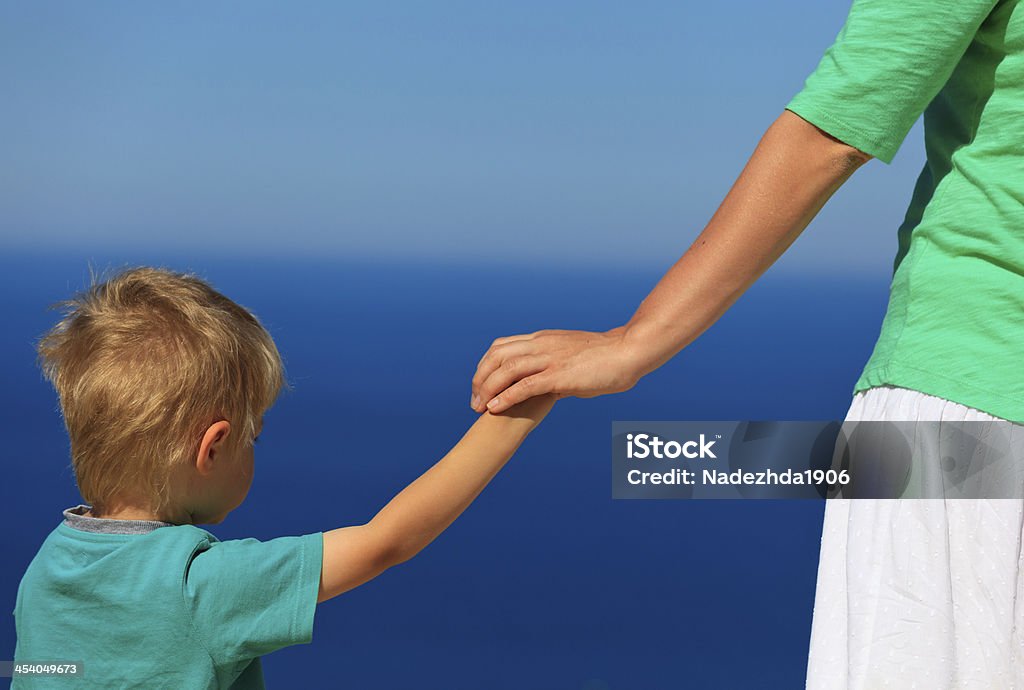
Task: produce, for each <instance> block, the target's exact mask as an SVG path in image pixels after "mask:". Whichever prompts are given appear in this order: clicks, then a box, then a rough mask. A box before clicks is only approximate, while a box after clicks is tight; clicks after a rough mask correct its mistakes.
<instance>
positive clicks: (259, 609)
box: [183, 532, 323, 664]
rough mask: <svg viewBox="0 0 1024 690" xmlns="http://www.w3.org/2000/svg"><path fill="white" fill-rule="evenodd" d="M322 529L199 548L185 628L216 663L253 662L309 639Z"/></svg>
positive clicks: (187, 586)
mask: <svg viewBox="0 0 1024 690" xmlns="http://www.w3.org/2000/svg"><path fill="white" fill-rule="evenodd" d="M322 562H323V534H322V533H320V532H317V533H314V534H307V535H304V536H301V537H280V538H277V539H271V540H269V541H259V540H257V539H238V540H230V541H223V542H221V541H214V542H211V543H208V544H206V545H205V547H203V546H201V547H199V548H198V549H197V550H196V552H195V553H194V554H193V557H192V559H191V562H190V563H189V566H188V569H187V571H186V574H185V580H184V583H183V585H184V586H183V595H184V599H185V605H186V608H187V609H188V611H189V613H190V615H191V618H192V625H193V627H194V629H195V631H196V633H197V634H198V636H199V638H200V640H201V641H202V643H203V645H204V646H205V647H206V648H207V651H208V652H209V653H210V656H211V657H212V658H213V660H214V661H215V662H216V663H217V664H228V663H232V662H239V661H245V660H248V659H253V658H256V657H259V656H262V655H264V654H269V653H270V652H273V651H274V650H277V649H280V648H282V647H287V646H289V645H293V644H305V643H308V642H310V641H311V640H312V639H313V617H314V614H315V612H316V600H317V596H318V594H319V590H320V569H321V565H322Z"/></svg>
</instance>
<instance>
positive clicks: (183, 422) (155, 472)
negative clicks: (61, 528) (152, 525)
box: [37, 267, 290, 511]
mask: <svg viewBox="0 0 1024 690" xmlns="http://www.w3.org/2000/svg"><path fill="white" fill-rule="evenodd" d="M90 274H91V277H92V279H91V283H92V284H91V286H90V287H89V288H88V289H86V290H84V291H82V292H80V293H78V294H77V295H75V296H74V297H73V298H71V299H69V300H65V301H62V302H58V303H56V304H54V305H51V307H50V308H51V309H54V308H62V307H63V308H64V309H65V310H66V312H65V314H64V318H63V319H62V320H61V321H60V322H59V323H57V324H56V325H55V326H54V327H53V328H52V329H51V330H50V331H48V332H47V333H46V334H45V335H44V336H43V337H42V338H41V339H40V341H39V343H38V345H37V353H38V356H39V365H40V367H41V369H42V371H43V373H44V375H45V376H46V378H47V380H49V381H50V382H51V383H52V384H53V386H54V388H55V389H56V391H57V394H58V396H59V398H60V408H61V412H62V414H63V417H64V424H65V426H66V428H67V431H68V436H69V438H70V441H71V463H72V466H73V468H74V472H75V479H76V481H77V483H78V488H79V491H80V492H81V494H82V497H83V498H84V499H85V500H86V502H88V503H89V504H91V505H92V506H93V509H94V510H97V509H99V510H102V509H103V507H104V506H105V505H109V504H110V502H111V501H113V500H115V499H117V498H118V497H123V496H125V495H131V496H141V497H142V498H144V499H148V500H149V501H151V506H150V507H151V509H152V510H154V511H161V510H163V509H164V508H166V507H167V506H169V505H170V504H171V503H172V501H173V500H174V499H175V497H172V496H170V495H169V484H170V477H171V474H172V472H173V471H174V469H175V468H176V467H180V466H183V465H185V464H187V463H189V462H195V458H196V455H197V454H198V452H199V444H200V442H201V440H202V436H203V433H204V432H205V430H206V429H207V428H208V427H209V426H210V425H211V424H213V423H214V422H217V421H219V420H222V419H226V420H228V421H229V422H230V424H231V432H230V433H229V434H228V447H229V448H232V449H235V450H237V449H239V448H240V447H241V446H242V444H251V443H252V439H253V438H254V437H255V436H256V433H257V429H258V427H259V424H260V419H261V417H262V415H263V413H264V412H265V411H266V410H267V409H269V408H270V406H271V405H273V403H274V401H275V400H276V399H277V396H278V394H279V392H280V391H281V389H282V388H290V386H289V384H288V382H287V380H286V379H285V375H284V364H283V362H282V360H281V356H280V354H279V353H278V351H277V347H276V346H275V345H274V341H273V339H272V338H271V337H270V334H269V333H268V332H267V331H266V329H265V328H264V327H263V325H262V324H261V323H260V322H259V320H258V319H257V318H256V316H255V315H254V314H252V313H251V312H249V311H248V310H247V309H246V308H245V307H242V306H240V305H238V304H236V303H235V302H233V301H231V300H230V299H228V298H227V297H225V296H224V295H222V294H221V293H219V292H217V291H216V290H214V289H213V288H212V287H211V286H210V285H209V284H208V283H206V282H205V281H204V280H202V279H200V278H198V277H197V276H195V275H193V274H188V273H178V272H174V271H171V270H168V269H164V268H150V267H137V268H130V269H124V270H122V271H121V272H120V273H117V274H116V275H114V276H112V277H110V278H109V279H107V280H105V281H103V282H99V281H98V279H97V277H96V275H94V274H92V269H91V267H90Z"/></svg>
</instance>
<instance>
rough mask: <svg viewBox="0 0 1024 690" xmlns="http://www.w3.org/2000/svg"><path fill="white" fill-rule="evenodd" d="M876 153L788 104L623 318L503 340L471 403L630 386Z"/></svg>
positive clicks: (764, 265) (494, 406) (707, 320)
mask: <svg viewBox="0 0 1024 690" xmlns="http://www.w3.org/2000/svg"><path fill="white" fill-rule="evenodd" d="M870 159H871V156H870V155H868V154H866V153H864V152H862V151H859V150H858V149H856V148H854V147H852V146H849V145H847V144H845V143H843V142H842V141H839V140H838V139H836V138H834V137H832V136H831V135H829V134H827V133H826V132H824V131H822V130H820V129H818V128H817V127H815V126H814V125H812V124H810V123H809V122H807V121H806V120H804V119H803V118H801V117H799V116H798V115H796V114H795V113H793V112H791V111H789V110H784V111H783V112H782V115H780V116H779V118H778V119H776V120H775V122H773V123H772V125H771V126H770V127H769V128H768V130H767V131H766V132H765V134H764V136H763V137H762V138H761V141H760V142H759V143H758V145H757V148H756V149H755V150H754V153H753V154H752V155H751V157H750V160H749V161H747V164H746V166H745V167H744V168H743V171H742V172H741V173H740V176H739V178H738V179H737V180H736V182H735V184H733V186H732V189H730V190H729V193H728V194H727V195H726V197H725V200H724V201H723V202H722V204H721V206H719V207H718V210H717V211H716V212H715V214H714V216H712V218H711V221H710V222H709V223H708V225H707V227H705V228H704V231H703V232H702V233H701V234H700V235H699V236H698V237H697V239H696V240H695V241H694V242H693V244H692V245H691V246H690V248H689V249H688V250H687V251H686V253H685V254H684V255H683V256H682V258H680V259H679V261H677V262H676V263H675V265H673V266H672V268H670V269H669V270H668V272H667V273H666V274H665V275H664V277H662V279H661V281H659V283H658V284H657V285H656V286H655V287H654V289H653V290H652V291H651V293H650V294H649V295H648V296H647V297H646V298H645V299H644V301H643V302H642V303H641V304H640V307H639V308H638V309H637V310H636V313H635V314H634V315H633V317H632V318H631V319H630V320H629V322H628V323H627V324H625V325H624V326H620V327H618V328H614V329H612V330H610V331H605V332H589V331H538V332H536V333H531V334H527V335H518V336H511V337H508V338H499V339H498V340H495V341H494V343H493V344H492V345H491V347H490V349H488V351H487V353H486V354H485V355H484V357H483V359H481V360H480V363H479V364H478V366H477V372H476V375H475V376H474V377H473V393H472V398H471V403H470V404H471V406H472V407H473V409H475V410H476V411H477V412H483V411H484V410H485V409H488V410H490V411H491V412H501V411H502V410H505V409H507V408H508V407H510V406H512V405H514V404H516V403H518V402H521V401H522V400H526V399H527V398H530V397H532V396H535V395H542V394H545V393H554V394H555V395H556V396H558V397H565V396H577V397H593V396H596V395H603V394H605V393H617V392H620V391H624V390H628V389H629V388H632V387H633V385H635V384H636V382H637V381H638V380H639V379H640V378H641V377H642V376H644V375H646V374H648V373H650V372H651V371H653V370H654V369H657V368H658V367H660V366H661V365H662V364H664V363H665V362H667V361H668V360H669V359H671V358H672V357H673V356H674V355H675V354H676V353H678V352H679V351H680V350H682V349H683V348H684V347H686V346H687V345H689V344H690V343H691V342H693V341H694V340H695V339H696V338H697V337H698V336H699V335H700V334H701V333H703V332H704V331H705V330H707V329H708V328H709V327H710V326H711V324H713V323H714V322H715V321H716V320H718V318H719V317H720V316H721V315H722V314H724V313H725V312H726V310H728V309H729V307H730V306H732V304H733V303H734V302H735V301H736V300H737V299H738V298H739V296H740V295H742V294H743V292H745V291H746V289H747V288H748V287H750V285H751V284H753V283H754V281H756V280H757V279H758V278H759V277H760V276H761V274H762V273H764V272H765V271H766V270H767V269H768V267H769V266H771V265H772V264H773V263H774V262H775V260H776V259H778V258H779V256H781V255H782V254H783V252H785V251H786V249H788V248H789V246H790V245H791V244H792V243H793V242H794V241H795V240H796V238H797V237H798V236H799V235H800V233H801V232H803V230H804V228H805V227H807V225H808V224H809V223H810V222H811V220H812V219H813V218H814V216H815V215H817V213H818V211H819V210H821V208H822V206H824V205H825V202H827V201H828V200H829V198H830V197H831V196H832V194H834V193H835V191H836V190H837V189H839V187H841V186H842V184H843V183H844V182H846V180H847V179H849V177H850V176H851V175H852V174H853V173H854V171H856V170H857V169H858V168H859V167H860V166H861V165H863V164H864V163H866V162H867V161H868V160H870Z"/></svg>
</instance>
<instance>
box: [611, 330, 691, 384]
mask: <svg viewBox="0 0 1024 690" xmlns="http://www.w3.org/2000/svg"><path fill="white" fill-rule="evenodd" d="M613 330H614V331H619V337H620V339H621V341H620V342H621V344H620V349H621V351H622V357H623V362H624V364H623V367H624V368H625V370H626V372H627V373H628V375H630V376H632V377H633V378H634V382H635V381H639V380H640V379H641V378H643V377H644V376H646V375H647V374H649V373H651V372H652V371H654V370H655V369H657V368H658V367H660V366H661V365H662V364H664V363H665V362H667V361H668V360H670V359H672V357H673V356H674V355H675V354H676V353H677V352H679V350H681V349H682V345H680V346H678V347H676V344H675V342H674V339H673V337H672V334H671V333H669V331H668V329H667V328H665V327H662V326H658V325H656V324H653V323H651V322H650V321H649V320H643V319H636V318H633V319H630V321H629V322H628V323H626V324H625V325H624V326H620V327H619V328H617V329H613Z"/></svg>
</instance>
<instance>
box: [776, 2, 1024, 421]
mask: <svg viewBox="0 0 1024 690" xmlns="http://www.w3.org/2000/svg"><path fill="white" fill-rule="evenodd" d="M786 108H787V109H788V110H791V111H792V112H794V113H796V114H797V115H799V116H800V117H802V118H803V119H805V120H807V121H808V122H810V123H812V124H814V125H815V126H817V127H818V128H820V129H822V130H824V131H825V132H828V133H829V134H831V135H832V136H834V137H836V138H837V139H840V140H841V141H843V142H845V143H847V144H849V145H851V146H854V147H856V148H858V149H860V150H862V151H864V152H865V153H868V154H870V155H872V156H874V157H876V158H878V159H879V160H881V161H883V162H885V163H891V162H892V159H893V157H894V156H895V155H896V152H897V150H898V149H899V147H900V145H901V143H902V142H903V140H904V139H905V138H906V136H907V134H908V133H909V131H910V129H911V127H912V126H913V124H914V122H915V121H916V120H917V119H918V117H919V116H920V115H921V114H922V113H923V114H924V132H925V150H926V153H927V160H926V161H925V164H924V167H923V169H922V170H921V173H920V175H919V176H918V179H917V184H916V186H915V188H914V193H913V196H912V198H911V201H910V205H909V208H908V210H907V212H906V216H905V218H904V220H903V223H902V224H901V225H900V226H899V228H898V230H897V233H896V234H897V250H896V258H895V260H894V263H893V276H892V284H891V291H890V299H889V305H888V309H887V311H886V314H885V319H884V320H883V323H882V328H881V333H880V335H879V338H878V341H877V343H876V345H875V348H874V351H873V353H872V355H871V357H870V359H869V360H868V362H867V364H866V365H865V368H864V370H863V372H862V373H861V376H860V378H859V379H858V380H857V382H856V384H855V386H854V392H857V391H861V390H865V389H867V388H871V387H873V386H878V385H883V384H891V385H896V386H902V387H906V388H911V389H914V390H918V391H921V392H924V393H928V394H931V395H936V396H939V397H942V398H946V399H948V400H952V401H954V402H958V403H960V404H962V405H967V406H968V407H974V408H976V409H979V410H982V411H984V412H988V413H989V414H992V415H994V416H996V417H1002V418H1004V419H1009V420H1012V421H1016V422H1021V421H1024V366H1022V365H1021V361H1020V359H1021V354H1022V353H1024V6H1022V5H1021V4H1020V2H1019V0H999V1H998V2H997V1H995V0H854V2H853V3H852V5H851V7H850V10H849V13H848V15H847V17H846V21H845V24H844V25H843V27H842V29H841V30H840V31H839V34H838V35H837V36H836V38H835V41H834V43H833V44H832V45H831V46H830V47H829V48H828V49H827V51H826V52H825V54H824V56H823V57H822V58H821V60H820V62H819V63H818V65H817V67H816V68H815V70H814V71H813V72H812V73H811V74H810V76H809V77H807V79H806V81H805V83H804V85H803V88H802V89H801V90H800V91H799V92H798V93H797V94H796V95H795V96H794V97H793V98H792V100H791V101H790V102H789V104H788V105H787V106H786Z"/></svg>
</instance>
